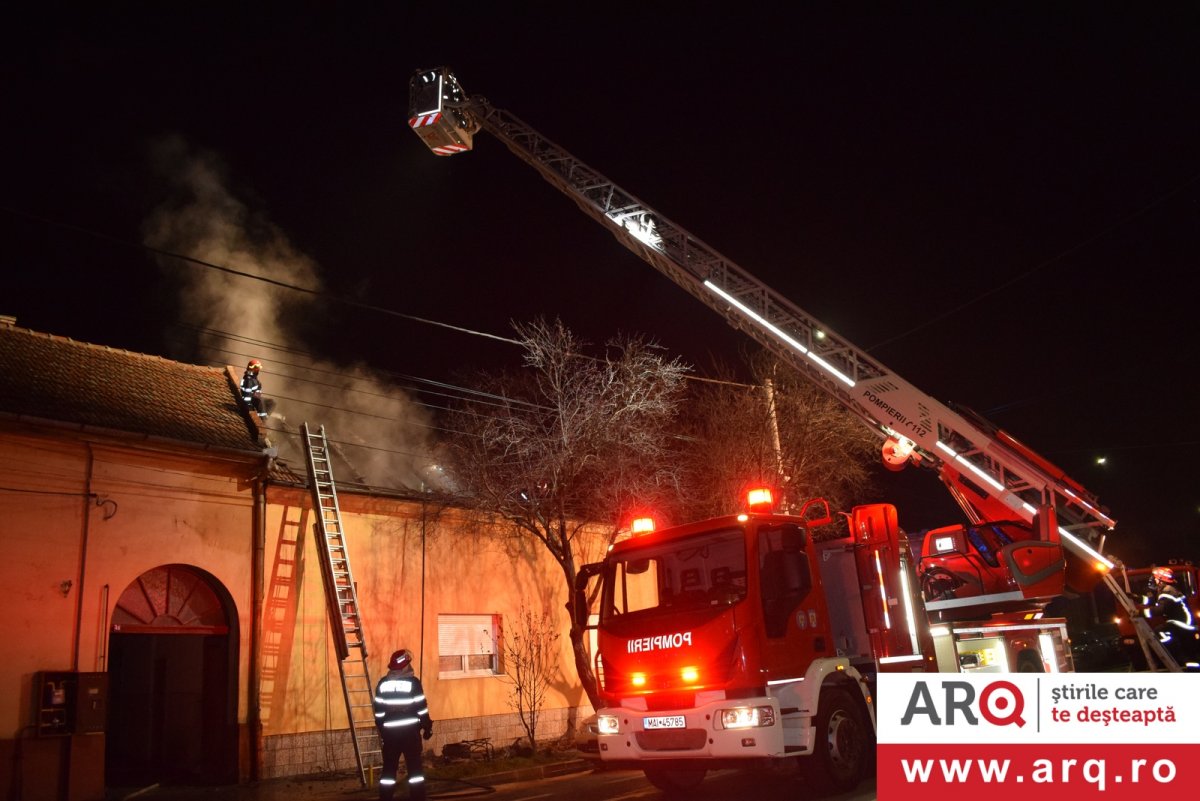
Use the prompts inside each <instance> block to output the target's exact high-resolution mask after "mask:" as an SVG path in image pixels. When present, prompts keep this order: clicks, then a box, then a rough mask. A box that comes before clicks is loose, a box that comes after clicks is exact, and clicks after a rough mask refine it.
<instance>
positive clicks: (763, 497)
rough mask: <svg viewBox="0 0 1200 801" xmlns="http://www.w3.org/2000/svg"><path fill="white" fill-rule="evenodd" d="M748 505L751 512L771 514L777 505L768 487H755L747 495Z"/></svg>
mask: <svg viewBox="0 0 1200 801" xmlns="http://www.w3.org/2000/svg"><path fill="white" fill-rule="evenodd" d="M746 505H747V506H748V507H750V511H751V512H770V511H772V509H773V507H774V505H775V499H774V497H772V495H771V490H769V489H767V488H766V487H755V488H754V489H752V490H750V491H749V492H747V493H746Z"/></svg>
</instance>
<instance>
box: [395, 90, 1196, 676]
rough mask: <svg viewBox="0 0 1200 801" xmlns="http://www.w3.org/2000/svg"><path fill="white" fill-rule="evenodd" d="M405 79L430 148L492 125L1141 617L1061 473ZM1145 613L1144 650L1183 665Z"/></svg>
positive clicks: (659, 259) (717, 258)
mask: <svg viewBox="0 0 1200 801" xmlns="http://www.w3.org/2000/svg"><path fill="white" fill-rule="evenodd" d="M409 89H410V94H409V100H410V106H409V125H410V127H412V129H413V131H414V132H415V133H416V134H417V135H418V136H419V137H420V138H421V139H422V140H423V141H424V142H425V144H426V145H427V146H428V147H429V148H430V149H431V150H432V151H433V152H434V153H435V154H437V155H454V154H457V153H462V152H466V151H469V150H470V149H471V148H472V147H473V144H474V136H475V134H476V133H478V132H479V131H481V130H483V131H487V132H488V133H489V134H491V135H492V136H494V137H496V138H497V139H499V140H500V141H501V142H503V143H504V145H505V146H506V147H507V148H508V149H509V150H510V151H511V152H512V153H513V154H514V155H515V156H517V157H518V158H520V159H521V160H522V161H524V162H525V163H526V164H528V165H529V166H531V167H533V168H534V169H535V170H537V172H538V173H539V174H540V175H541V176H542V177H543V178H544V179H545V180H547V181H548V182H549V183H550V184H552V185H553V186H554V187H556V188H557V189H558V190H559V191H561V192H562V193H563V194H565V195H567V196H568V197H570V198H571V199H572V200H574V201H575V203H576V205H578V207H579V209H580V210H581V211H583V212H584V213H585V214H587V215H588V216H589V217H591V218H593V219H594V220H596V221H597V222H598V223H600V224H601V225H603V226H604V227H605V228H606V229H608V230H609V232H611V233H612V234H613V235H614V236H615V237H616V238H617V240H618V241H620V242H621V243H622V244H623V245H624V246H625V247H627V248H628V249H629V250H631V251H633V252H634V253H635V254H636V255H638V256H640V257H641V258H642V259H644V260H645V261H646V262H648V263H649V264H650V265H651V266H652V267H654V268H655V269H656V270H658V271H659V272H660V273H662V274H663V275H665V276H666V277H667V278H669V279H670V280H671V281H673V282H674V283H676V284H678V285H679V286H680V287H682V288H683V289H685V290H687V291H688V292H689V293H691V294H692V295H693V296H694V297H696V298H697V299H698V300H700V301H701V302H703V303H704V304H705V305H707V306H709V307H710V308H712V309H713V310H714V311H716V312H717V313H718V314H720V315H721V316H723V317H724V318H725V319H726V321H727V322H728V323H729V324H730V325H731V326H733V327H734V328H736V329H739V330H741V331H743V332H745V333H746V334H748V335H750V336H751V337H753V338H754V339H755V340H757V341H758V343H759V344H761V345H762V346H763V347H764V348H766V349H767V350H769V351H771V352H772V353H773V354H774V355H775V356H777V357H778V358H779V359H781V360H782V361H783V362H785V363H786V364H789V365H790V366H792V367H793V368H795V369H796V370H798V371H799V372H801V373H802V374H804V375H805V376H806V377H808V378H809V379H810V380H811V381H812V382H813V383H815V384H816V385H817V386H819V387H821V388H822V389H824V390H825V391H826V392H827V393H828V394H829V395H831V396H833V397H834V398H835V399H836V400H837V401H838V402H840V403H841V405H842V406H844V407H845V408H846V409H848V410H849V411H850V412H851V413H852V414H854V415H855V416H857V417H858V418H859V419H860V420H862V421H863V422H864V423H865V424H866V425H867V426H869V427H870V428H871V429H872V430H874V431H876V432H877V433H878V434H879V436H880V437H881V438H882V440H883V459H884V463H885V464H886V465H887V466H888V467H889V468H891V469H900V468H902V467H903V466H904V465H905V464H908V463H912V464H916V465H920V466H922V467H925V468H929V469H932V470H933V471H935V472H936V473H937V475H938V476H939V478H940V479H941V481H942V483H943V484H944V485H945V486H946V488H947V489H948V490H949V492H950V494H951V495H952V496H953V498H954V499H955V501H956V502H957V503H958V505H959V506H960V507H961V508H962V510H963V512H964V514H965V515H966V516H967V519H968V520H969V521H971V522H972V523H979V522H982V521H987V520H1021V521H1024V522H1026V523H1028V524H1029V525H1031V526H1032V527H1033V528H1034V529H1035V530H1036V531H1037V532H1038V534H1039V536H1040V538H1041V539H1043V540H1047V541H1052V542H1057V541H1061V543H1062V545H1063V546H1064V547H1065V548H1066V549H1067V550H1068V551H1069V552H1071V553H1072V554H1074V555H1075V556H1076V557H1078V559H1076V560H1073V561H1070V562H1069V570H1068V583H1069V584H1070V585H1071V586H1072V587H1073V588H1074V589H1077V590H1079V591H1086V590H1088V589H1091V588H1092V587H1093V586H1095V584H1096V583H1097V581H1098V580H1103V581H1104V582H1105V583H1106V585H1107V586H1108V587H1109V588H1110V590H1112V592H1113V595H1114V597H1116V598H1117V600H1118V602H1119V603H1122V605H1123V606H1125V607H1128V608H1126V610H1125V611H1126V613H1127V614H1129V613H1130V612H1132V613H1133V614H1131V618H1141V615H1138V614H1136V611H1137V610H1136V609H1133V608H1132V606H1131V602H1130V601H1129V599H1128V598H1127V596H1126V595H1125V593H1124V591H1123V590H1122V589H1121V587H1120V586H1119V584H1118V583H1117V582H1116V581H1115V579H1114V578H1113V576H1112V572H1113V568H1114V567H1115V566H1116V562H1115V561H1114V560H1113V559H1112V558H1111V557H1108V556H1106V555H1104V553H1103V542H1104V537H1105V534H1106V533H1107V532H1108V531H1110V530H1111V529H1113V527H1114V526H1115V525H1116V521H1115V520H1114V519H1113V518H1111V517H1110V516H1109V515H1108V514H1107V513H1106V511H1104V510H1103V509H1102V508H1101V506H1100V504H1099V502H1098V501H1097V499H1096V498H1095V497H1094V496H1093V495H1092V494H1091V493H1089V492H1088V491H1087V490H1086V489H1084V487H1083V486H1081V485H1080V484H1078V483H1077V482H1075V481H1074V480H1072V479H1071V478H1070V477H1068V476H1067V475H1066V474H1065V473H1064V472H1063V471H1062V470H1060V469H1059V468H1057V467H1055V466H1054V465H1053V464H1051V463H1050V462H1048V461H1046V460H1045V459H1043V458H1042V457H1041V456H1039V455H1038V454H1036V453H1034V452H1033V451H1032V450H1030V449H1029V448H1028V447H1026V446H1025V445H1023V444H1022V443H1021V442H1019V441H1018V440H1017V439H1016V438H1014V437H1012V436H1011V435H1009V434H1007V433H1006V432H1004V431H1002V430H1001V429H999V428H997V427H995V426H993V425H992V424H991V423H989V422H987V421H986V420H984V419H983V418H982V417H980V416H978V415H976V414H974V413H973V412H970V411H969V410H966V409H960V408H952V407H951V406H949V405H947V404H944V403H941V402H940V401H938V400H936V399H934V398H932V397H930V396H928V395H926V394H925V393H923V392H921V391H920V390H918V389H917V388H916V387H914V386H913V385H912V384H909V383H908V382H907V381H905V380H904V379H903V378H901V377H900V376H899V375H897V374H896V373H895V372H893V371H892V370H890V369H888V368H887V367H886V366H884V365H883V364H882V363H881V362H879V361H878V360H877V359H875V358H873V357H872V356H870V355H869V354H867V353H866V352H865V351H863V350H860V349H859V348H857V347H856V346H854V345H853V344H852V343H850V342H849V341H847V340H846V339H844V338H843V337H841V336H839V335H838V334H837V333H836V332H835V331H833V330H832V329H830V328H829V327H828V326H826V325H824V324H823V323H821V322H820V321H819V320H817V319H816V318H814V317H813V316H812V315H810V314H808V313H807V312H805V311H803V310H802V309H800V308H799V307H798V306H796V305H795V304H793V303H792V302H791V301H789V300H788V299H787V298H785V297H783V296H782V295H780V294H779V293H778V292H776V291H774V290H773V289H771V288H770V287H768V286H767V285H765V284H764V283H762V282H761V281H759V280H758V279H757V278H755V277H754V276H752V275H751V274H750V273H748V272H747V271H745V270H743V269H742V268H741V267H739V266H738V265H737V264H735V263H734V262H733V261H731V260H730V259H728V258H726V257H725V256H723V255H721V254H720V253H718V252H717V251H716V250H714V249H713V248H711V247H709V246H708V245H706V244H705V243H704V242H702V241H701V240H700V239H699V238H698V237H696V236H694V235H693V234H691V233H690V232H688V231H687V230H686V229H684V228H683V227H682V226H679V225H677V224H676V223H674V222H673V221H671V220H670V219H668V218H667V217H666V216H664V215H663V214H661V213H659V212H658V211H656V210H655V209H653V208H651V207H650V206H648V205H647V204H646V203H644V202H642V201H641V200H640V199H638V198H637V197H635V196H634V195H632V194H630V193H629V192H626V191H625V190H623V189H621V188H620V187H619V186H617V185H616V184H615V183H613V182H612V181H610V180H609V179H608V178H606V177H604V176H603V175H601V174H600V173H598V172H596V171H595V170H594V169H592V168H591V167H589V166H587V165H586V164H584V163H583V162H581V161H580V160H579V159H577V158H575V157H574V156H572V155H571V154H570V153H568V152H567V151H566V150H564V149H563V148H562V147H559V146H558V145H556V144H555V143H553V142H551V141H550V140H549V139H547V138H546V137H544V136H542V135H541V134H540V133H538V132H537V131H535V130H534V129H533V128H531V127H529V126H528V125H526V124H525V123H524V122H522V121H521V120H520V119H518V118H517V117H516V116H515V115H513V114H511V113H509V112H507V111H504V110H502V109H498V108H496V107H494V106H493V105H492V104H491V103H490V102H488V100H487V99H485V98H483V97H481V96H477V95H476V96H470V95H467V94H466V92H465V91H464V90H463V89H462V86H461V85H460V84H459V82H458V80H457V78H456V77H455V76H454V74H453V73H452V72H451V71H450V70H449V69H448V68H446V67H440V68H435V69H429V70H421V71H418V72H417V73H416V74H415V75H414V76H413V78H412V80H411V82H410V86H409ZM1141 624H1142V625H1141V629H1140V630H1139V636H1140V637H1141V639H1142V642H1143V645H1144V648H1145V649H1146V650H1147V651H1148V652H1149V651H1153V652H1154V654H1155V655H1156V656H1158V657H1159V661H1160V662H1161V663H1162V664H1163V665H1164V666H1166V667H1167V668H1168V669H1172V670H1178V666H1177V665H1176V664H1175V662H1174V660H1173V659H1171V657H1170V655H1169V654H1167V652H1166V651H1165V649H1163V648H1162V646H1161V645H1160V644H1159V643H1158V641H1157V638H1156V637H1154V636H1153V634H1152V632H1150V630H1149V626H1148V625H1147V624H1146V623H1145V621H1144V620H1142V621H1141ZM1134 626H1135V627H1137V626H1138V624H1137V623H1136V622H1135V623H1134ZM1148 655H1149V654H1148Z"/></svg>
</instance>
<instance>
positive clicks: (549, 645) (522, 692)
mask: <svg viewBox="0 0 1200 801" xmlns="http://www.w3.org/2000/svg"><path fill="white" fill-rule="evenodd" d="M558 638H559V633H558V631H556V630H555V624H554V619H553V617H552V616H551V615H550V613H549V612H548V611H547V610H545V609H543V610H542V611H541V613H540V614H536V615H535V614H534V613H533V610H531V609H529V608H528V607H525V606H522V607H521V610H520V612H519V613H518V614H517V619H516V622H515V623H514V624H513V625H511V626H506V627H505V631H504V667H505V673H506V674H507V676H508V680H509V682H510V683H511V684H512V690H511V691H509V694H508V704H509V706H511V707H512V708H513V709H515V710H517V716H518V717H519V718H520V719H521V726H522V727H523V728H524V729H525V736H526V737H528V738H529V747H530V749H532V750H533V751H534V752H535V753H536V752H537V722H538V717H539V716H540V715H541V712H542V705H543V704H544V703H545V700H546V690H548V689H549V688H550V683H551V681H553V679H554V677H555V674H556V673H557V672H558Z"/></svg>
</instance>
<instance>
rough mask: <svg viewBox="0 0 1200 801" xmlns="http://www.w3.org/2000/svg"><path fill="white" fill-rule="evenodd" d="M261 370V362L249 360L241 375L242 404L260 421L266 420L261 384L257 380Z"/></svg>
mask: <svg viewBox="0 0 1200 801" xmlns="http://www.w3.org/2000/svg"><path fill="white" fill-rule="evenodd" d="M260 370H262V362H260V361H259V360H258V359H251V360H250V363H249V364H247V365H246V372H244V373H242V403H244V404H246V405H247V406H249V407H250V408H251V409H253V410H254V411H255V412H256V413H257V414H258V416H259V418H260V419H262V420H266V419H267V409H266V406H265V405H264V404H263V397H262V382H261V381H259V380H258V373H259V371H260Z"/></svg>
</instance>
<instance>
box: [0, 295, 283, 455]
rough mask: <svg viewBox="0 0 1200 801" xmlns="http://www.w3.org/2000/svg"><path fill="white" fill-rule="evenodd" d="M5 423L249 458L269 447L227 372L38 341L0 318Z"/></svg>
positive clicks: (69, 342)
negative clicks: (54, 426) (25, 422)
mask: <svg viewBox="0 0 1200 801" xmlns="http://www.w3.org/2000/svg"><path fill="white" fill-rule="evenodd" d="M3 417H16V418H22V419H29V420H31V421H45V422H54V423H59V424H69V425H75V426H79V427H81V428H91V429H99V430H105V431H107V432H109V433H125V434H130V435H135V436H136V435H140V436H146V437H153V438H162V439H167V440H175V441H177V442H180V443H183V444H192V445H195V446H197V447H204V448H213V447H215V448H227V449H232V450H238V451H246V452H251V451H261V449H262V447H263V446H264V444H266V443H265V440H264V439H263V438H262V430H261V428H260V427H259V426H258V421H257V419H254V420H252V419H251V418H252V417H255V415H253V414H252V413H250V412H248V410H247V409H246V408H245V407H244V406H243V405H242V403H241V401H240V396H239V394H238V386H237V384H236V383H235V382H234V379H233V378H232V377H231V376H230V375H229V373H228V372H227V371H226V370H225V369H222V368H219V367H202V366H198V365H191V364H184V363H182V362H175V361H171V360H169V359H164V358H161V357H158V356H148V355H145V354H141V353H132V352H130V351H125V350H117V349H114V348H108V347H104V346H101V345H92V344H88V343H85V342H77V341H75V340H73V339H68V338H66V337H60V336H54V335H51V334H42V333H38V332H36V331H31V330H28V329H25V328H18V327H17V326H16V325H15V321H14V320H13V318H11V317H0V418H3Z"/></svg>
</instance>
